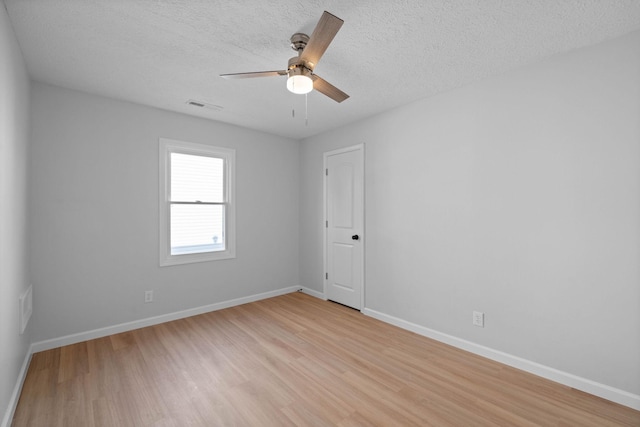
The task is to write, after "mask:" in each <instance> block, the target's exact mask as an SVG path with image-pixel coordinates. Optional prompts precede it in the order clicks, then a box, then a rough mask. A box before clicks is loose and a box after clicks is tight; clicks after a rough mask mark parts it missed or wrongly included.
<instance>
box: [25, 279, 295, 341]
mask: <svg viewBox="0 0 640 427" xmlns="http://www.w3.org/2000/svg"><path fill="white" fill-rule="evenodd" d="M300 289H301V288H300V286H290V287H288V288H283V289H278V290H275V291H269V292H264V293H261V294H257V295H250V296H248V297H242V298H236V299H232V300H229V301H223V302H218V303H215V304H208V305H203V306H201V307H195V308H190V309H188V310H182V311H176V312H174V313H167V314H162V315H160V316H154V317H148V318H146V319H140V320H134V321H132V322H126V323H120V324H118V325H113V326H107V327H105V328H100V329H94V330H91V331H86V332H80V333H77V334H71V335H66V336H63V337H59V338H53V339H50V340H44V341H39V342H35V343H33V344H32V351H33V353H37V352H39V351H44V350H50V349H52V348H57V347H62V346H65V345H70V344H76V343H79V342H82V341H88V340H92V339H96V338H102V337H106V336H109V335H113V334H119V333H121V332H128V331H133V330H134V329H140V328H144V327H147V326H153V325H158V324H160V323H165V322H170V321H172V320H178V319H184V318H185V317H191V316H197V315H198V314H203V313H209V312H211V311H216V310H222V309H224V308H229V307H234V306H236V305H241V304H247V303H250V302H254V301H260V300H263V299H267V298H272V297H277V296H280V295H284V294H289V293H291V292H296V291H298V290H300Z"/></svg>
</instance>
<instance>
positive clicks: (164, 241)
mask: <svg viewBox="0 0 640 427" xmlns="http://www.w3.org/2000/svg"><path fill="white" fill-rule="evenodd" d="M171 153H180V154H190V155H195V156H206V157H216V158H221V159H223V160H224V179H225V188H224V194H225V201H224V202H223V203H222V204H223V205H224V206H225V214H224V222H225V250H224V251H214V252H201V253H194V254H177V255H172V254H171V213H170V212H171V200H170V192H171ZM159 154H160V155H159V172H160V173H159V214H160V215H159V217H160V218H159V219H160V221H159V222H160V233H159V237H160V238H159V241H160V245H159V246H160V253H159V258H160V266H161V267H165V266H171V265H180V264H190V263H195V262H206V261H216V260H223V259H232V258H235V257H236V210H235V162H236V161H235V156H236V150H234V149H232V148H224V147H216V146H213V145H207V144H198V143H194V142H185V141H179V140H175V139H168V138H160V140H159Z"/></svg>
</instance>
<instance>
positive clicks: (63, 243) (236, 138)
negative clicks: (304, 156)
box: [30, 83, 299, 341]
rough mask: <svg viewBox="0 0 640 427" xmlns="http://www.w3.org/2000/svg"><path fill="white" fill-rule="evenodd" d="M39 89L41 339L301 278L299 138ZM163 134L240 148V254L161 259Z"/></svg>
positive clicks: (35, 172)
mask: <svg viewBox="0 0 640 427" xmlns="http://www.w3.org/2000/svg"><path fill="white" fill-rule="evenodd" d="M32 92H33V93H32V100H33V103H32V108H33V128H32V134H33V140H32V156H31V170H30V173H31V181H32V187H31V212H30V221H31V222H30V225H31V253H32V279H33V283H34V287H35V289H36V295H37V297H36V298H35V299H34V305H35V320H36V324H37V328H36V330H34V341H41V340H46V339H51V338H58V337H61V336H65V335H68V334H73V333H79V332H85V331H90V330H93V329H97V328H101V327H107V326H112V325H116V324H120V323H124V322H128V321H134V320H139V319H144V318H148V317H151V316H156V315H162V314H167V313H172V312H176V311H180V310H185V309H190V308H194V307H200V306H204V305H208V304H213V303H217V302H223V301H227V300H231V299H234V298H240V297H246V296H249V295H255V294H259V293H262V292H268V291H273V290H278V289H281V288H285V287H289V286H297V285H298V284H299V277H298V217H299V213H298V205H299V201H298V170H299V167H298V159H299V145H298V143H297V142H296V141H293V140H288V139H284V138H280V137H275V136H270V135H267V134H264V133H260V132H255V131H251V130H246V129H242V128H238V127H234V126H230V125H225V124H222V123H217V122H214V121H210V120H204V119H198V118H193V117H189V116H185V115H180V114H175V113H170V112H166V111H162V110H157V109H152V108H147V107H143V106H139V105H134V104H130V103H126V102H120V101H115V100H111V99H106V98H103V97H99V96H92V95H87V94H83V93H80V92H74V91H70V90H66V89H61V88H57V87H53V86H48V85H43V84H39V83H35V84H34V85H33V88H32ZM159 137H166V138H172V139H178V140H183V141H188V142H196V143H203V144H211V145H216V146H222V147H230V148H235V149H236V158H237V168H236V195H237V198H236V200H237V221H236V223H237V257H236V259H233V260H224V261H217V262H207V263H196V264H187V265H178V266H171V267H162V268H161V267H159V266H158V138H159ZM147 289H152V290H154V298H155V302H154V303H151V304H144V303H143V301H144V290H147Z"/></svg>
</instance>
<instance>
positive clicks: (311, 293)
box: [300, 287, 327, 301]
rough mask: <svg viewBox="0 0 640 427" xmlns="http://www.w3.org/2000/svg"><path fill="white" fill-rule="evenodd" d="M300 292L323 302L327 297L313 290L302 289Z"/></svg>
mask: <svg viewBox="0 0 640 427" xmlns="http://www.w3.org/2000/svg"><path fill="white" fill-rule="evenodd" d="M300 292H302V293H304V294H307V295H311V296H312V297H316V298H319V299H323V300H325V301H326V300H327V297H326V296H325V294H323V293H322V292H318V291H314V290H313V289H309V288H305V287H302V288H300Z"/></svg>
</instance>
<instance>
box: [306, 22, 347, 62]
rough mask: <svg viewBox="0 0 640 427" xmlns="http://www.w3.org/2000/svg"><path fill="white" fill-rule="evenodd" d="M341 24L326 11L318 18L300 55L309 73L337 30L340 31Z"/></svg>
mask: <svg viewBox="0 0 640 427" xmlns="http://www.w3.org/2000/svg"><path fill="white" fill-rule="evenodd" d="M342 24H344V21H343V20H342V19H340V18H338V17H337V16H334V15H332V14H330V13H329V12H327V11H325V12H324V13H323V14H322V16H321V17H320V20H319V21H318V24H317V25H316V28H315V29H314V30H313V33H312V34H311V37H310V38H309V42H308V43H307V46H306V47H305V48H304V50H303V51H302V55H301V57H302V59H303V60H304V61H305V62H306V65H307V67H308V68H309V69H310V70H311V71H313V69H314V68H315V66H316V65H317V64H318V61H319V60H320V58H321V57H322V55H323V54H324V52H325V51H326V50H327V48H328V47H329V44H330V43H331V41H332V40H333V38H334V37H335V36H336V34H337V33H338V30H340V27H342Z"/></svg>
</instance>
